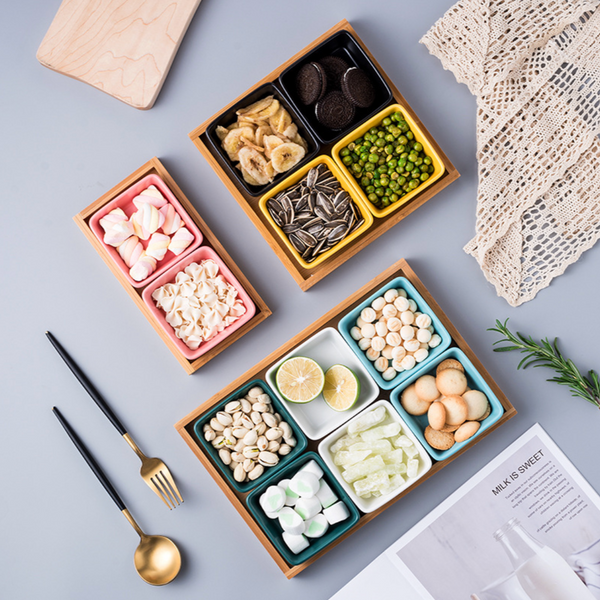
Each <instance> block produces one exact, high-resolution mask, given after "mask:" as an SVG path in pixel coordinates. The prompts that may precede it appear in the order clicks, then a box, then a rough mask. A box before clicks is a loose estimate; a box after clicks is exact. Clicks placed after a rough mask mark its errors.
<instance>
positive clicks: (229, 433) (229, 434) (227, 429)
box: [223, 427, 233, 438]
mask: <svg viewBox="0 0 600 600" xmlns="http://www.w3.org/2000/svg"><path fill="white" fill-rule="evenodd" d="M223 435H224V436H225V437H226V438H231V437H232V436H233V428H232V427H225V429H223Z"/></svg>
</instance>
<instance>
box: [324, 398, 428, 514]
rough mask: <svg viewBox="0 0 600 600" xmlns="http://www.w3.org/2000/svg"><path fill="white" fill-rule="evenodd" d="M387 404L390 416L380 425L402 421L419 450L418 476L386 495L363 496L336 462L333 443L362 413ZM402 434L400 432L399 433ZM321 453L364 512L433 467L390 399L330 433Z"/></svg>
mask: <svg viewBox="0 0 600 600" xmlns="http://www.w3.org/2000/svg"><path fill="white" fill-rule="evenodd" d="M382 405H383V406H385V407H386V408H387V412H388V416H387V418H386V419H385V420H384V421H382V422H381V423H379V425H387V424H388V423H391V422H392V421H397V422H398V423H400V425H401V427H402V433H403V434H404V435H406V436H407V437H409V438H410V439H411V440H412V442H413V444H414V445H415V446H416V448H417V450H418V451H419V471H418V472H417V476H416V477H413V478H412V479H407V480H406V482H405V483H404V485H401V486H400V487H399V488H397V489H395V490H394V491H393V492H391V493H389V494H385V495H384V496H379V498H361V497H360V496H358V495H357V494H356V492H355V491H354V488H353V487H352V484H351V483H347V482H346V480H345V479H344V478H343V477H342V472H341V470H340V467H338V466H337V465H335V464H334V462H333V455H332V454H331V452H330V451H329V448H330V447H331V445H332V444H333V443H334V442H336V441H337V440H338V439H339V438H341V437H342V436H344V435H346V433H348V426H349V425H350V423H352V421H355V420H356V419H358V417H360V416H361V415H364V414H365V413H368V412H370V411H372V410H375V409H376V408H377V407H378V406H382ZM398 435H400V434H398ZM319 454H320V455H321V456H322V458H323V460H324V461H325V464H326V465H327V466H328V467H329V469H330V470H331V472H332V473H333V476H334V477H335V478H336V479H337V480H338V481H339V483H340V485H341V486H342V487H343V488H344V490H345V491H346V493H347V494H348V495H349V496H350V498H352V501H353V502H354V504H356V506H358V508H359V510H361V511H362V512H364V513H370V512H373V511H374V510H377V509H378V508H379V507H381V506H383V505H384V504H386V503H387V502H389V501H390V500H391V499H392V498H395V497H396V496H397V495H398V494H400V492H403V491H404V490H405V489H406V488H408V487H410V486H411V485H413V483H415V481H417V480H418V479H420V478H421V477H423V475H425V473H427V471H429V469H431V458H430V456H429V454H428V453H427V452H426V450H425V448H423V445H422V444H421V442H419V440H418V439H417V436H416V435H415V434H414V433H413V432H412V431H411V429H410V427H409V426H408V425H407V424H406V423H405V422H404V421H403V420H402V417H401V416H400V415H399V414H398V412H397V411H396V409H395V408H394V407H393V406H392V403H391V402H389V401H388V400H379V401H378V402H375V403H374V404H371V406H369V407H368V408H367V409H366V410H364V411H363V412H362V413H361V414H360V415H356V416H355V417H354V418H353V419H351V420H350V421H348V422H347V423H346V424H345V425H344V426H343V427H340V428H339V429H338V430H337V431H334V432H333V433H332V434H331V435H328V436H327V437H326V438H325V439H324V440H323V441H322V442H321V443H320V444H319Z"/></svg>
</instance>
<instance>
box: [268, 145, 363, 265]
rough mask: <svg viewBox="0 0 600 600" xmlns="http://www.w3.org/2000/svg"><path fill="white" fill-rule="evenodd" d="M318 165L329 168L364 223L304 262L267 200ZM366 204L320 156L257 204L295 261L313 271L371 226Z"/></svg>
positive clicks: (336, 169) (339, 173)
mask: <svg viewBox="0 0 600 600" xmlns="http://www.w3.org/2000/svg"><path fill="white" fill-rule="evenodd" d="M319 164H325V165H327V167H328V168H329V170H330V171H331V172H332V173H333V175H334V176H335V178H336V179H337V180H338V181H339V182H340V185H341V186H342V188H343V189H345V190H346V191H347V192H348V193H349V194H350V197H351V198H352V201H353V202H354V204H356V206H358V209H359V211H360V213H361V215H362V217H363V219H364V220H365V222H364V223H363V224H362V225H361V226H360V227H359V228H358V229H357V230H356V231H354V232H353V233H351V234H350V235H349V236H347V237H345V238H344V239H343V240H342V241H341V242H339V243H338V244H336V245H335V246H334V247H333V248H330V249H329V250H327V252H323V254H321V255H320V256H319V257H318V258H316V259H315V260H313V261H312V262H310V263H308V262H306V261H305V260H304V259H303V258H302V257H301V256H300V254H299V253H298V251H297V250H296V249H295V248H294V247H293V246H292V244H291V243H290V240H289V239H288V237H287V235H286V234H285V233H283V231H282V230H281V228H280V227H279V226H278V225H277V224H276V223H275V221H274V220H273V217H271V214H270V213H269V210H268V208H267V200H269V198H272V197H273V196H276V195H277V194H279V193H280V192H282V191H283V190H285V189H287V188H289V187H291V186H292V185H294V184H295V183H298V182H299V181H300V180H301V179H303V178H304V177H305V175H306V174H307V173H308V172H309V171H310V170H311V169H312V168H313V167H316V166H317V165H319ZM367 204H370V202H369V201H368V200H366V199H363V198H361V196H360V194H358V193H357V190H356V188H355V186H354V185H353V184H352V183H350V181H349V180H348V178H347V177H346V176H345V175H343V174H342V172H341V171H340V169H339V167H338V166H337V165H336V164H335V163H334V162H333V160H332V159H331V158H329V156H325V155H324V154H322V155H321V156H317V158H315V159H314V160H311V161H310V162H309V163H308V164H306V165H304V166H303V167H302V168H301V169H298V171H296V172H295V173H294V174H293V175H290V176H289V177H288V178H287V179H284V180H283V181H282V182H281V183H280V184H279V185H276V186H275V187H274V188H273V189H272V190H270V191H269V193H268V194H265V195H264V196H263V197H262V198H261V199H260V202H259V206H260V209H261V210H262V212H263V214H264V215H265V217H266V218H267V220H268V221H269V223H270V224H271V227H272V228H273V229H274V230H275V232H276V233H277V235H278V236H279V237H280V238H281V241H282V242H283V243H284V244H285V245H286V247H287V248H288V249H289V251H290V252H291V253H292V254H293V255H294V257H295V258H296V260H297V261H298V262H299V263H300V264H301V265H302V266H303V267H304V268H305V269H314V268H315V267H316V266H317V265H320V264H321V263H322V262H324V261H326V260H327V259H328V258H329V257H330V256H332V255H333V254H335V253H336V252H338V251H339V250H341V249H342V248H343V247H344V246H347V245H348V244H349V243H350V242H351V241H352V240H354V239H356V238H357V237H358V236H359V235H362V234H363V233H364V232H365V231H366V230H367V229H369V227H371V225H372V224H373V215H372V214H371V213H370V212H369V208H368V207H367Z"/></svg>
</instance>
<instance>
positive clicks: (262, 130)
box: [254, 125, 273, 146]
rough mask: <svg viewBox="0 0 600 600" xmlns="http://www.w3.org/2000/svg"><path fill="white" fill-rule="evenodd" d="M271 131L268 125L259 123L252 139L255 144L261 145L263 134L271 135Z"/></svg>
mask: <svg viewBox="0 0 600 600" xmlns="http://www.w3.org/2000/svg"><path fill="white" fill-rule="evenodd" d="M272 133H273V130H272V129H271V127H270V126H269V125H261V126H260V127H257V128H256V131H255V132H254V141H255V142H256V145H257V146H262V145H263V138H264V137H265V135H271V134H272Z"/></svg>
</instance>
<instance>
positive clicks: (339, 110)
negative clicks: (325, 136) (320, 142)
mask: <svg viewBox="0 0 600 600" xmlns="http://www.w3.org/2000/svg"><path fill="white" fill-rule="evenodd" d="M354 114H355V109H354V106H353V105H352V104H350V102H349V101H348V100H347V99H346V97H345V96H344V94H342V92H338V91H333V92H329V93H328V94H326V95H325V96H324V97H323V99H322V100H319V102H318V103H317V106H316V107H315V115H316V117H317V121H319V123H321V125H324V126H325V127H329V129H342V128H343V127H346V125H349V124H350V123H352V120H353V119H354Z"/></svg>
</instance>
